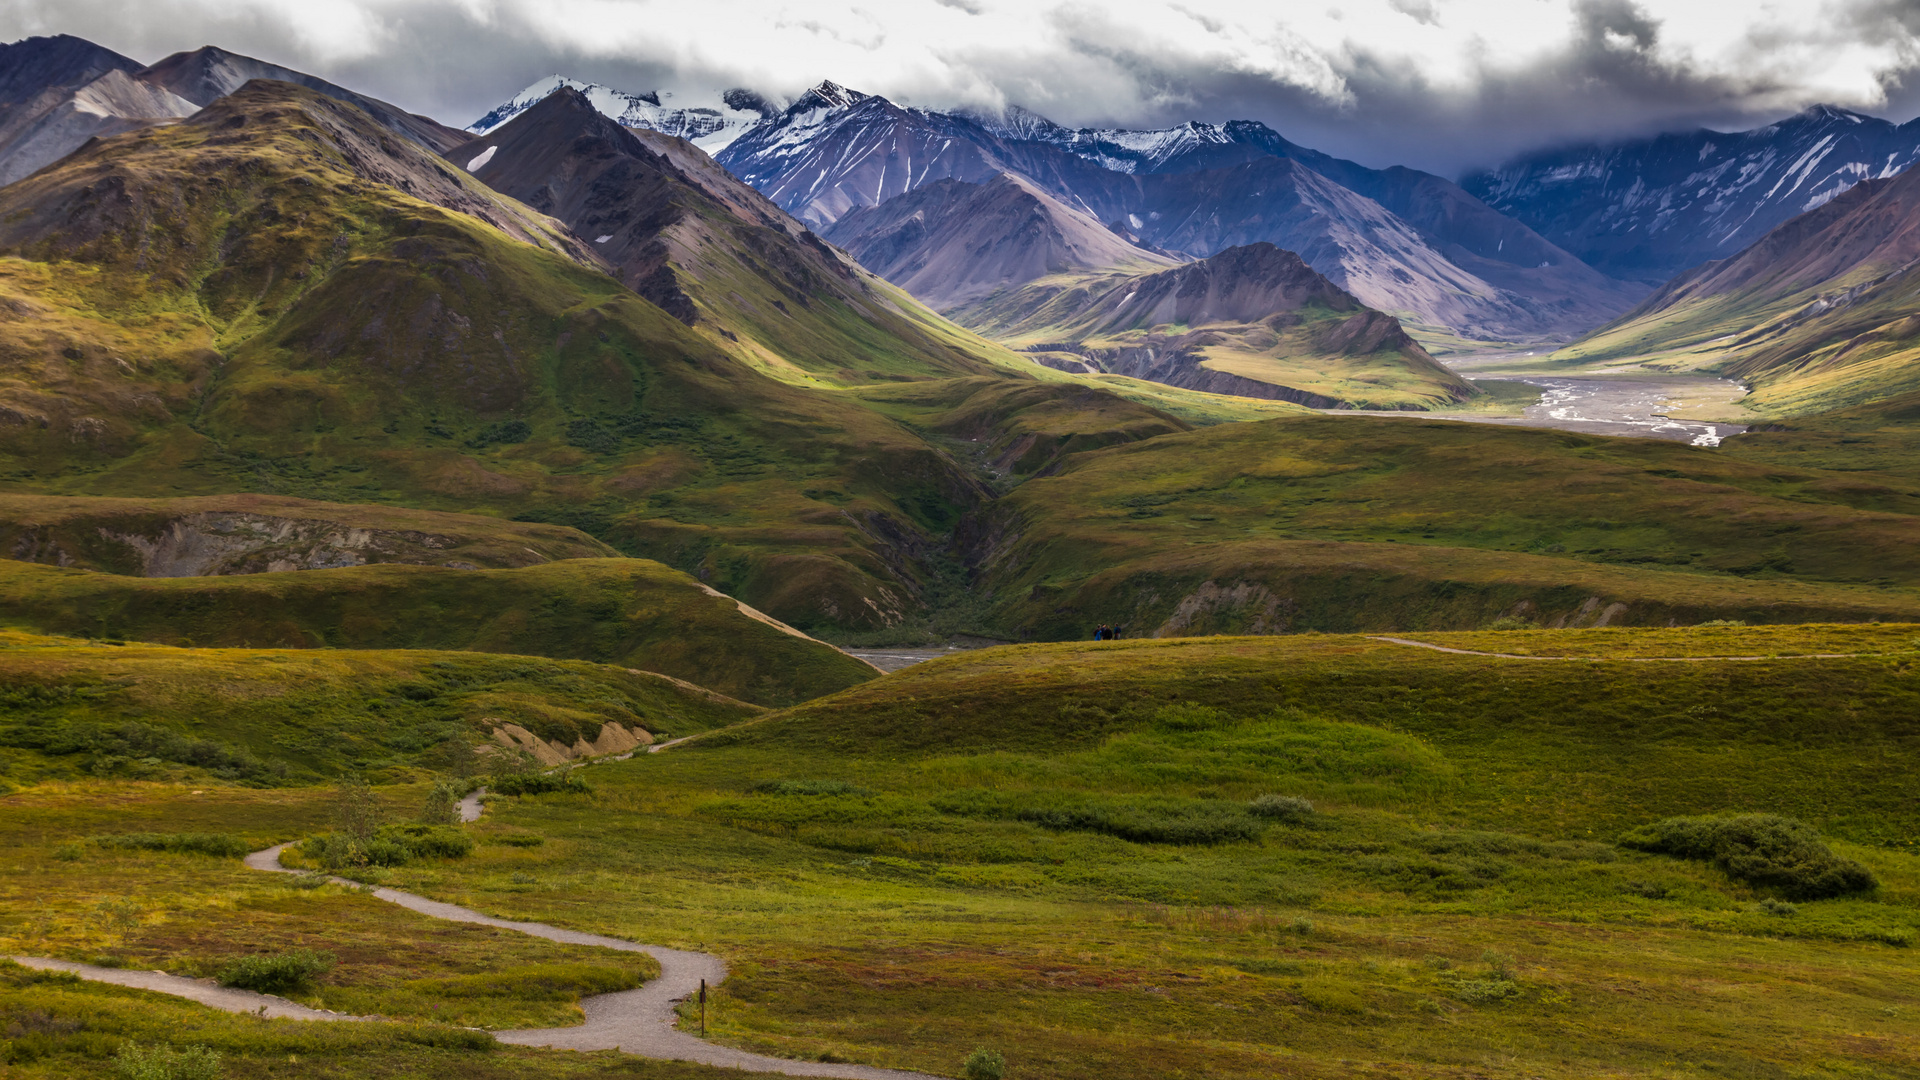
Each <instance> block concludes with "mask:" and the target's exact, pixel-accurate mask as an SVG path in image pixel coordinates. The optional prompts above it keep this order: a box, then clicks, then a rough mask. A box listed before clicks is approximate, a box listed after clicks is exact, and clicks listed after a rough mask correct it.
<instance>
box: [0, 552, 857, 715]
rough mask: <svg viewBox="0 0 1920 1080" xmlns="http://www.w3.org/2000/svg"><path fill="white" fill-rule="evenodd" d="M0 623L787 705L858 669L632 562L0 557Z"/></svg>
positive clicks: (680, 577) (698, 588) (693, 586)
mask: <svg viewBox="0 0 1920 1080" xmlns="http://www.w3.org/2000/svg"><path fill="white" fill-rule="evenodd" d="M0 596H4V597H5V598H6V599H5V602H4V604H0V625H10V626H14V627H19V628H21V629H26V630H33V631H37V632H43V633H50V634H66V635H74V636H85V637H90V638H100V639H109V638H110V639H116V640H117V639H129V640H136V641H147V642H157V643H160V644H166V645H180V646H199V647H249V648H294V649H313V648H325V649H449V650H457V651H474V652H490V653H515V654H521V655H531V656H548V657H558V658H567V659H579V660H591V661H594V662H596V663H605V664H617V665H620V666H622V667H630V668H640V669H643V670H645V671H650V672H658V673H659V674H662V675H668V676H672V677H674V678H676V679H684V680H686V681H688V682H697V683H698V684H699V685H701V686H705V687H708V688H711V689H714V690H717V691H719V692H721V693H724V694H727V695H729V696H732V697H737V698H741V699H744V700H747V701H753V702H757V703H760V704H766V705H786V704H791V703H793V702H796V701H803V700H805V699H807V698H810V697H817V696H819V695H821V694H826V693H831V692H833V691H835V690H840V689H843V688H845V687H847V686H851V685H853V684H855V683H858V682H862V681H864V680H867V679H871V678H874V677H875V676H876V675H877V674H878V673H877V672H876V671H875V670H874V669H873V668H872V666H871V665H869V664H867V663H866V662H864V661H861V660H856V659H854V658H853V657H851V656H848V655H846V654H845V653H842V652H840V651H839V650H838V649H835V648H833V647H832V646H830V645H826V644H823V643H821V642H819V641H815V640H813V639H811V638H806V637H802V636H799V635H798V634H797V633H796V632H793V631H791V630H789V629H786V628H784V627H781V626H775V625H772V624H771V623H769V622H767V621H765V620H764V619H761V618H754V617H753V616H752V615H751V614H749V613H748V612H746V611H744V610H743V609H742V608H741V606H740V604H739V602H738V601H735V600H733V599H730V598H728V597H725V596H722V595H719V594H717V593H713V592H711V591H710V590H708V589H707V588H706V587H704V586H702V585H701V584H700V582H698V581H696V580H694V579H693V578H690V577H688V576H687V575H685V574H682V573H680V572H678V571H676V570H671V569H668V568H667V567H664V566H661V565H660V564H658V563H655V562H650V561H647V560H644V559H570V560H566V561H563V562H555V563H545V564H542V565H539V566H530V567H524V568H522V569H517V570H453V569H448V568H445V567H433V566H402V565H385V566H355V567H342V568H339V569H332V570H302V571H297V572H285V573H268V574H248V575H241V576H233V577H182V578H133V577H125V576H121V575H118V574H101V573H94V572H91V571H86V570H79V569H70V568H62V567H52V566H34V565H31V564H27V563H19V562H11V561H0Z"/></svg>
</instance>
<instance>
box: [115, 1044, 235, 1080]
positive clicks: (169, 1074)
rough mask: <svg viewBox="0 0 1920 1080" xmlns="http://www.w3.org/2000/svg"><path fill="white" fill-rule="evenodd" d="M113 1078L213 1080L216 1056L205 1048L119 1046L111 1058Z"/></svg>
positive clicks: (217, 1059)
mask: <svg viewBox="0 0 1920 1080" xmlns="http://www.w3.org/2000/svg"><path fill="white" fill-rule="evenodd" d="M113 1075H115V1076H117V1077H119V1078H120V1080H215V1078H216V1077H218V1076H219V1075H220V1055H219V1054H217V1053H215V1052H214V1051H213V1050H212V1049H211V1048H209V1047H205V1046H183V1047H180V1048H179V1049H175V1048H173V1047H171V1046H162V1045H159V1044H156V1045H153V1046H142V1045H141V1044H139V1043H136V1042H130V1043H122V1044H121V1045H120V1052H119V1053H117V1054H115V1055H114V1056H113Z"/></svg>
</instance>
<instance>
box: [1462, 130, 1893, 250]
mask: <svg viewBox="0 0 1920 1080" xmlns="http://www.w3.org/2000/svg"><path fill="white" fill-rule="evenodd" d="M1916 160H1920V120H1913V121H1909V122H1908V123H1905V124H1900V125H1895V124H1892V123H1889V122H1888V121H1885V120H1880V119H1877V118H1875V117H1871V116H1865V115H1862V114H1860V113H1856V112H1852V111H1850V110H1847V109H1841V108H1837V107H1835V106H1831V105H1815V106H1812V107H1811V108H1808V109H1805V110H1803V111H1801V112H1799V113H1796V114H1794V115H1793V116H1790V117H1787V118H1786V119H1784V120H1781V121H1779V122H1777V123H1773V124H1768V125H1767V126H1765V127H1760V128H1754V129H1752V130H1749V131H1735V132H1719V131H1709V130H1707V129H1705V128H1702V129H1698V130H1695V131H1689V132H1677V133H1670V134H1664V135H1657V136H1654V137H1652V138H1646V139H1631V140H1623V141H1620V142H1612V143H1594V144H1584V145H1580V146H1573V147H1567V148H1565V149H1560V150H1550V151H1545V152H1541V153H1535V154H1527V155H1524V156H1522V157H1520V158H1517V159H1515V160H1513V161H1511V162H1509V163H1507V164H1506V165H1503V166H1501V167H1500V168H1498V169H1494V170H1491V171H1489V172H1483V173H1479V174H1477V175H1474V176H1469V177H1467V178H1465V179H1464V180H1463V181H1462V182H1461V183H1462V186H1463V187H1465V188H1466V189H1467V190H1468V191H1471V192H1472V193H1473V194H1475V195H1477V196H1479V197H1480V198H1481V199H1483V200H1485V201H1486V203H1487V204H1488V205H1490V206H1492V207H1494V208H1495V209H1497V210H1500V211H1501V212H1503V213H1506V214H1509V215H1511V216H1513V217H1514V218H1517V219H1519V220H1520V221H1523V222H1525V223H1526V224H1528V225H1530V226H1532V227H1533V228H1534V229H1535V230H1537V231H1539V233H1540V234H1541V235H1543V236H1545V237H1547V238H1548V239H1549V240H1551V241H1553V242H1554V243H1556V244H1559V245H1560V246H1562V247H1564V248H1566V249H1567V250H1569V251H1572V252H1574V253H1575V254H1577V255H1579V256H1580V257H1581V258H1583V259H1585V260H1586V261H1587V262H1588V263H1590V264H1592V265H1593V266H1594V267H1596V268H1598V269H1600V270H1603V271H1605V272H1607V273H1609V274H1613V275H1615V276H1616V277H1623V278H1632V279H1634V280H1639V281H1645V282H1648V283H1650V284H1659V283H1661V282H1664V281H1666V280H1667V279H1668V278H1670V277H1672V276H1674V275H1675V274H1678V273H1680V272H1681V271H1683V270H1687V269H1689V268H1690V267H1693V266H1696V265H1698V264H1700V263H1703V262H1706V261H1708V260H1712V259H1725V258H1729V257H1731V256H1734V255H1736V254H1738V253H1739V252H1740V251H1741V250H1743V249H1745V248H1746V247H1747V246H1748V245H1750V244H1752V243H1754V242H1755V241H1757V240H1759V239H1760V238H1761V237H1763V236H1765V235H1766V234H1767V233H1768V231H1770V230H1772V229H1773V228H1775V227H1776V226H1778V225H1780V224H1782V223H1783V222H1785V221H1787V220H1788V219H1789V218H1792V217H1793V216H1794V215H1796V214H1801V213H1805V212H1807V211H1809V210H1813V209H1816V208H1818V207H1819V206H1821V205H1822V204H1823V203H1825V202H1827V201H1828V200H1830V199H1832V198H1834V197H1835V196H1836V195H1838V194H1840V193H1841V192H1843V191H1845V190H1847V189H1848V188H1850V187H1852V186H1853V185H1854V184H1857V183H1859V182H1860V181H1862V180H1867V179H1876V178H1885V177H1889V176H1892V175H1894V174H1896V173H1898V172H1900V171H1902V170H1903V169H1905V168H1907V166H1909V165H1911V164H1913V163H1914V162H1915V161H1916Z"/></svg>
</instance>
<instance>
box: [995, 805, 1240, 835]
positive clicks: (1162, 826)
mask: <svg viewBox="0 0 1920 1080" xmlns="http://www.w3.org/2000/svg"><path fill="white" fill-rule="evenodd" d="M1014 816H1015V817H1016V818H1018V819H1019V820H1021V821H1030V822H1032V823H1034V824H1035V825H1038V826H1040V827H1042V828H1046V829H1056V830H1059V831H1062V832H1067V831H1072V832H1098V833H1106V834H1107V835H1108V836H1117V837H1119V838H1120V839H1122V840H1131V841H1133V842H1134V843H1137V844H1222V843H1227V842H1229V841H1233V840H1254V839H1257V838H1258V837H1259V836H1260V830H1261V829H1262V828H1264V827H1265V825H1264V823H1263V822H1261V821H1259V820H1257V819H1255V818H1253V817H1252V816H1250V815H1249V814H1248V813H1247V811H1246V809H1245V808H1244V807H1241V806H1237V805H1233V804H1227V805H1219V804H1201V805H1197V806H1182V807H1158V806H1112V805H1100V804H1097V803H1094V804H1088V805H1084V806H1075V807H1032V808H1028V809H1024V810H1020V811H1018V812H1017V813H1016V814H1015V815H1014Z"/></svg>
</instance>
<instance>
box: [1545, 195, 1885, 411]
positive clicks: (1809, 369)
mask: <svg viewBox="0 0 1920 1080" xmlns="http://www.w3.org/2000/svg"><path fill="white" fill-rule="evenodd" d="M1916 287H1920V174H1917V173H1914V172H1912V171H1909V172H1905V173H1901V174H1900V175H1898V176H1895V177H1892V178H1890V179H1881V180H1864V181H1861V182H1860V183H1858V184H1856V185H1854V186H1853V187H1851V188H1849V189H1848V190H1846V191H1845V192H1843V193H1841V194H1840V195H1839V196H1837V197H1836V198H1834V199H1832V200H1830V201H1828V202H1826V203H1825V204H1823V205H1821V206H1820V207H1819V208H1817V209H1815V210H1812V211H1809V212H1808V213H1805V214H1802V215H1800V216H1798V217H1795V218H1792V219H1790V220H1789V221H1787V222H1786V223H1785V224H1783V225H1781V226H1779V227H1778V228H1776V229H1774V230H1773V231H1771V232H1769V233H1767V234H1766V235H1765V236H1763V237H1761V238H1760V240H1759V241H1758V242H1756V243H1755V244H1753V246H1751V247H1749V248H1747V249H1746V250H1745V251H1742V252H1740V253H1739V254H1738V255H1736V256H1734V257H1733V258H1730V259H1723V260H1719V261H1715V262H1709V263H1705V264H1702V265H1701V266H1698V267H1695V268H1694V269H1692V270H1690V271H1688V272H1686V273H1684V274H1681V275H1680V276H1679V277H1676V278H1674V279H1673V280H1672V281H1670V282H1668V283H1667V284H1666V286H1664V287H1663V288H1661V289H1660V290H1659V291H1658V292H1656V293H1655V294H1654V295H1652V296H1650V297H1648V298H1647V301H1646V302H1645V303H1644V304H1642V305H1640V306H1639V307H1637V308H1635V309H1634V310H1633V311H1632V312H1630V313H1628V314H1627V315H1626V316H1624V317H1623V318H1622V319H1620V320H1619V321H1618V322H1617V323H1614V324H1613V325H1611V326H1608V327H1605V328H1602V329H1601V330H1599V331H1597V332H1596V333H1595V334H1593V335H1592V336H1591V337H1589V338H1587V339H1585V340H1583V341H1580V342H1578V343H1576V344H1575V345H1574V346H1572V347H1570V348H1569V349H1568V350H1566V351H1565V352H1564V353H1563V354H1560V355H1562V356H1563V357H1565V358H1570V359H1581V360H1598V359H1608V358H1616V357H1618V358H1627V357H1633V358H1654V362H1658V363H1662V364H1663V365H1668V366H1671V365H1675V364H1685V365H1689V366H1696V367H1701V366H1713V367H1714V368H1715V369H1716V370H1718V371H1721V372H1724V373H1725V374H1727V375H1730V376H1732V377H1735V378H1738V379H1740V380H1741V381H1742V382H1745V383H1749V384H1751V385H1752V386H1753V389H1754V398H1755V401H1756V403H1757V404H1762V405H1765V406H1769V407H1771V408H1773V409H1776V410H1784V411H1792V412H1809V411H1816V410H1823V409H1831V408H1839V407H1844V406H1851V405H1855V404H1859V403H1862V402H1870V401H1874V400H1878V399H1882V398H1887V397H1891V396H1894V395H1898V394H1903V393H1908V392H1911V391H1913V390H1915V389H1920V366H1916V363H1915V362H1916V361H1920V316H1916V314H1915V311H1914V305H1913V299H1912V298H1913V293H1914V290H1915V288H1916Z"/></svg>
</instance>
